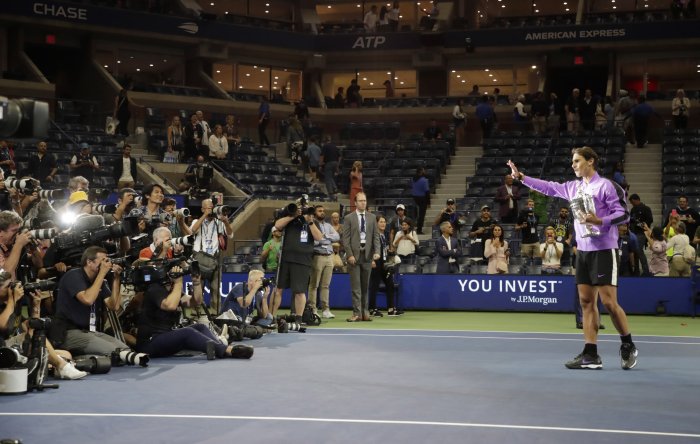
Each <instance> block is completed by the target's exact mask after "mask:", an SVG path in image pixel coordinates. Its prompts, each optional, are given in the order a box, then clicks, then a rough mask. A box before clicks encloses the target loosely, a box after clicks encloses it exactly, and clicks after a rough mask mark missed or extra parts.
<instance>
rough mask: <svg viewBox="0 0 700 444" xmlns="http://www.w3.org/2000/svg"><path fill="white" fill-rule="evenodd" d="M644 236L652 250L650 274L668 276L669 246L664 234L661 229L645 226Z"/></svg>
mask: <svg viewBox="0 0 700 444" xmlns="http://www.w3.org/2000/svg"><path fill="white" fill-rule="evenodd" d="M644 235H645V236H646V238H647V242H648V243H649V248H650V249H651V258H650V259H649V273H651V275H652V276H668V272H669V270H668V259H667V257H666V250H667V249H668V245H667V244H666V240H664V233H663V230H662V229H661V227H654V228H653V229H651V228H649V226H648V225H647V224H644Z"/></svg>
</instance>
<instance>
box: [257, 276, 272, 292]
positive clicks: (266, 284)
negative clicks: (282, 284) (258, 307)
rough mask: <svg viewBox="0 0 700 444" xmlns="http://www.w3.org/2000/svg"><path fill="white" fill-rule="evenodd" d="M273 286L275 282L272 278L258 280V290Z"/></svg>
mask: <svg viewBox="0 0 700 444" xmlns="http://www.w3.org/2000/svg"><path fill="white" fill-rule="evenodd" d="M274 285H275V280H274V278H267V277H264V276H263V277H262V278H261V279H260V288H261V289H262V288H267V287H269V286H274Z"/></svg>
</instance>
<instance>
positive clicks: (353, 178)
mask: <svg viewBox="0 0 700 444" xmlns="http://www.w3.org/2000/svg"><path fill="white" fill-rule="evenodd" d="M362 192H364V190H363V189H362V162H360V161H359V160H356V161H355V162H354V163H353V164H352V169H351V170H350V212H353V211H355V196H356V195H357V193H362Z"/></svg>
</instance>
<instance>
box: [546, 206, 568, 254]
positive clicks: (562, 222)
mask: <svg viewBox="0 0 700 444" xmlns="http://www.w3.org/2000/svg"><path fill="white" fill-rule="evenodd" d="M549 226H551V227H553V228H554V234H555V235H556V238H555V239H556V241H557V242H560V243H561V244H562V245H563V246H564V252H563V254H562V256H561V259H560V263H561V264H562V265H572V261H571V246H572V242H573V239H572V238H573V221H572V220H571V218H570V217H569V207H567V206H562V207H560V208H559V214H558V215H557V217H556V218H555V219H552V220H550V221H549Z"/></svg>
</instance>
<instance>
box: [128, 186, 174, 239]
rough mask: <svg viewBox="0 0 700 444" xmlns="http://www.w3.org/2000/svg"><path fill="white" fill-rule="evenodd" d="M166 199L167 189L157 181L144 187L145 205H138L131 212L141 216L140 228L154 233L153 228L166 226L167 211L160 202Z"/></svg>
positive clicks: (142, 230)
mask: <svg viewBox="0 0 700 444" xmlns="http://www.w3.org/2000/svg"><path fill="white" fill-rule="evenodd" d="M163 199H165V190H164V189H163V187H162V186H161V185H158V184H157V183H151V184H148V185H146V186H145V187H143V205H141V206H137V207H136V208H134V209H133V210H131V212H130V213H129V215H130V216H137V217H138V218H139V230H140V231H141V232H142V233H147V234H148V235H149V236H151V235H152V233H153V230H155V229H156V228H158V227H161V226H165V225H167V223H166V222H165V218H166V216H165V211H164V210H163V209H162V208H161V207H160V204H161V203H162V202H163Z"/></svg>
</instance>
